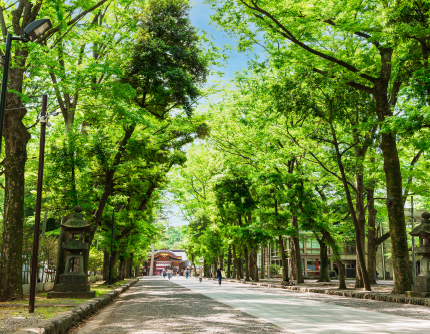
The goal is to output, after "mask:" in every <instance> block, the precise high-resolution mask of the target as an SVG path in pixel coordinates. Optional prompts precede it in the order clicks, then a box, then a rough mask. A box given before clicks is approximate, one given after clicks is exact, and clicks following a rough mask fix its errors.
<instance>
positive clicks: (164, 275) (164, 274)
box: [163, 269, 166, 278]
mask: <svg viewBox="0 0 430 334" xmlns="http://www.w3.org/2000/svg"><path fill="white" fill-rule="evenodd" d="M163 278H166V269H164V270H163Z"/></svg>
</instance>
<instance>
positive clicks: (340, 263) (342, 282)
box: [336, 256, 346, 289]
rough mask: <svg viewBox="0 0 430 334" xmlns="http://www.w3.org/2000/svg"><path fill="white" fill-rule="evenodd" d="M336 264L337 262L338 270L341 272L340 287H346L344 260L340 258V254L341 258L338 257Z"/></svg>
mask: <svg viewBox="0 0 430 334" xmlns="http://www.w3.org/2000/svg"><path fill="white" fill-rule="evenodd" d="M336 264H337V270H338V274H339V289H346V284H345V268H344V266H343V263H342V260H340V256H339V259H336Z"/></svg>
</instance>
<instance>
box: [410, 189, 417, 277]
mask: <svg viewBox="0 0 430 334" xmlns="http://www.w3.org/2000/svg"><path fill="white" fill-rule="evenodd" d="M411 218H412V230H414V222H415V217H414V196H411ZM412 268H413V269H414V271H413V273H414V277H413V279H414V280H413V281H414V284H415V277H416V276H417V266H416V264H415V237H412Z"/></svg>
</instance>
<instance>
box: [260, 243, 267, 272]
mask: <svg viewBox="0 0 430 334" xmlns="http://www.w3.org/2000/svg"><path fill="white" fill-rule="evenodd" d="M265 263H266V254H265V248H264V246H263V245H262V246H261V263H260V266H261V269H260V272H261V275H260V278H262V279H264V276H265V273H264V271H265V270H264V267H265Z"/></svg>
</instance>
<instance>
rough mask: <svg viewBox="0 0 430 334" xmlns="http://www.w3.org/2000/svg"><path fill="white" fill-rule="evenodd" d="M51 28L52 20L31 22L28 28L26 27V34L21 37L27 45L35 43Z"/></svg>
mask: <svg viewBox="0 0 430 334" xmlns="http://www.w3.org/2000/svg"><path fill="white" fill-rule="evenodd" d="M51 28H52V23H51V20H50V19H40V20H37V21H34V22H31V23H30V24H29V25H28V26H27V27H25V29H24V33H23V34H22V35H21V38H22V41H23V42H24V43H27V42H28V41H32V42H34V41H35V40H36V39H38V38H39V37H40V36H42V35H43V34H44V33H45V32H46V31H48V30H49V29H51Z"/></svg>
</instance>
